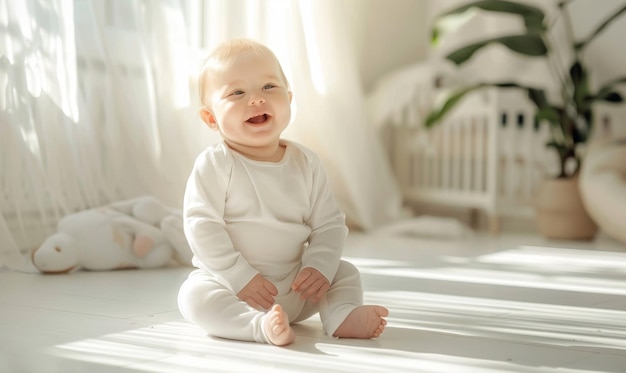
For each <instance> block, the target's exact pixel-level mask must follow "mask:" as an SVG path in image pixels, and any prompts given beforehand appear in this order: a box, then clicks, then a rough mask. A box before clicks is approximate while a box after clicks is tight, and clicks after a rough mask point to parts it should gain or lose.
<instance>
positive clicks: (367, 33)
mask: <svg viewBox="0 0 626 373" xmlns="http://www.w3.org/2000/svg"><path fill="white" fill-rule="evenodd" d="M344 1H345V5H346V9H348V10H349V12H348V13H349V14H348V15H349V17H348V19H347V20H346V21H347V22H348V25H349V27H350V29H351V30H352V32H353V35H352V36H353V39H354V43H355V45H354V46H355V50H356V53H358V57H359V60H360V66H359V68H360V75H361V81H362V83H363V89H364V91H365V92H369V91H370V90H371V89H372V87H373V85H374V84H375V82H376V80H377V79H379V78H380V77H381V76H382V75H384V74H385V73H388V72H390V71H392V70H394V69H396V68H399V67H401V66H405V65H410V64H413V63H416V62H417V61H419V60H421V59H423V58H425V56H426V54H427V53H428V37H427V35H426V33H427V29H428V27H427V26H426V19H427V16H428V14H427V13H428V12H427V10H428V2H429V0H344Z"/></svg>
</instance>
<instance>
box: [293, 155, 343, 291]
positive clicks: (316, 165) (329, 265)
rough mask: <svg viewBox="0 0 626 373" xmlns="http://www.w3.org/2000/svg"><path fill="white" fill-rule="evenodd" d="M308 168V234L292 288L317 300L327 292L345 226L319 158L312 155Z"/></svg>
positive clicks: (339, 254) (337, 261)
mask: <svg viewBox="0 0 626 373" xmlns="http://www.w3.org/2000/svg"><path fill="white" fill-rule="evenodd" d="M310 167H311V169H310V171H311V180H312V185H311V195H310V199H311V212H310V216H309V217H308V219H307V220H306V223H307V225H309V227H310V228H311V234H310V235H309V242H308V243H309V244H308V246H307V248H306V249H305V250H304V254H303V256H302V270H301V271H300V273H298V275H297V276H296V279H295V280H294V282H293V283H292V288H293V289H294V290H295V291H299V292H301V293H302V296H303V297H304V298H306V299H309V298H310V299H311V300H312V301H313V300H315V301H317V300H319V299H320V298H321V297H322V296H323V295H324V294H325V293H326V291H328V288H329V287H330V283H332V280H333V278H334V277H335V273H336V272H337V268H338V267H339V261H340V259H341V253H342V251H343V247H344V245H345V241H346V235H347V234H348V228H347V226H346V224H345V215H344V214H343V212H342V211H341V210H340V209H339V207H338V206H337V203H336V202H335V199H334V196H333V194H332V191H331V188H330V185H329V184H328V179H327V176H326V172H325V171H324V168H323V166H322V163H321V161H320V160H319V158H317V157H316V156H312V157H311V158H310ZM324 280H325V281H324Z"/></svg>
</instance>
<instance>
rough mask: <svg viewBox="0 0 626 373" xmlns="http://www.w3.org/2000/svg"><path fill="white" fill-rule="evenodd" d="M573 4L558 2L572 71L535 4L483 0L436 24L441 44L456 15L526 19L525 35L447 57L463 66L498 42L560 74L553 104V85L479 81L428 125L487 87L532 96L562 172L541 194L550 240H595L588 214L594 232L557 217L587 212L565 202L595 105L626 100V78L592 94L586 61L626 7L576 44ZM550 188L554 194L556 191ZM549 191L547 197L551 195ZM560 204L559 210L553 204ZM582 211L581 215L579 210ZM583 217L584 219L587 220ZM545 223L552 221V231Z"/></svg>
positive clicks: (541, 216) (573, 188)
mask: <svg viewBox="0 0 626 373" xmlns="http://www.w3.org/2000/svg"><path fill="white" fill-rule="evenodd" d="M571 1H572V0H567V1H559V2H558V3H556V4H557V7H558V14H559V17H562V19H563V21H564V25H565V34H566V37H567V38H568V39H569V40H567V43H568V44H569V46H570V47H571V51H572V56H573V58H572V61H571V65H570V66H569V68H568V69H559V64H558V62H559V61H560V60H559V56H557V55H556V54H557V51H556V50H555V49H554V47H553V46H551V44H550V43H549V40H550V39H548V35H549V33H550V32H551V31H552V30H551V27H553V26H554V25H555V24H556V23H555V22H551V23H550V24H547V22H546V19H545V18H546V17H545V14H544V12H543V11H542V10H541V9H539V8H537V7H534V6H531V5H528V4H524V3H521V2H514V1H505V0H482V1H474V2H470V3H466V4H464V5H462V6H459V7H457V8H454V9H451V10H449V11H447V12H445V13H444V14H441V15H440V16H439V17H438V18H437V19H436V21H435V23H434V27H433V31H432V41H433V43H434V44H437V41H438V40H439V38H440V36H441V31H440V29H439V25H440V24H441V23H440V22H441V21H443V20H445V19H447V18H449V17H451V16H455V15H460V14H463V13H465V12H467V11H469V10H470V9H479V10H482V11H487V12H499V13H505V14H512V15H515V16H519V17H522V19H523V21H524V25H525V32H524V33H522V34H519V35H505V36H500V37H496V38H490V39H485V40H482V41H479V42H475V43H472V44H470V45H466V46H464V47H461V48H459V49H457V50H455V51H453V52H451V53H449V54H447V55H446V58H447V59H448V60H450V61H452V62H454V64H456V65H457V66H460V65H463V64H464V63H465V62H466V61H468V60H470V59H471V58H472V56H473V55H474V54H475V53H476V52H477V51H479V50H481V49H482V48H485V47H487V46H489V45H492V44H501V45H503V46H505V47H506V48H508V49H509V50H511V51H513V52H515V53H518V54H520V55H524V56H529V57H534V58H543V59H544V60H545V62H546V63H548V64H549V69H550V72H551V73H553V74H554V75H555V78H556V79H557V81H558V82H559V92H560V96H561V97H560V100H559V101H558V102H553V101H550V100H549V99H548V95H547V88H548V87H547V86H546V87H537V86H533V87H531V86H525V85H522V84H518V83H517V82H515V81H504V82H497V83H493V82H488V83H477V84H472V85H470V86H467V87H463V88H460V89H458V90H456V91H455V92H452V93H451V94H450V95H449V96H447V97H446V98H445V100H443V101H442V103H441V104H440V105H438V106H437V107H435V108H434V109H433V110H432V111H431V112H430V114H429V116H428V117H427V119H426V123H425V124H426V127H432V126H434V125H436V124H437V123H439V122H440V121H441V120H442V119H443V118H444V117H445V116H446V115H447V114H448V113H449V112H450V111H451V110H452V109H453V108H454V107H455V106H456V105H457V104H458V103H459V102H460V101H461V100H463V97H464V96H466V95H467V94H469V93H471V92H473V91H476V90H479V89H482V88H485V87H501V88H510V89H520V90H523V91H525V92H526V94H527V96H528V99H529V100H530V101H531V102H532V103H533V104H534V105H535V106H536V108H537V111H536V120H537V121H538V122H539V123H540V124H541V125H549V128H550V131H549V132H550V140H549V142H548V143H547V144H546V145H547V146H548V147H550V148H552V149H554V151H555V152H556V153H557V155H558V159H559V173H558V175H556V178H555V179H554V181H552V182H550V184H549V185H547V186H546V187H545V188H548V191H547V192H546V190H545V188H544V187H542V188H541V189H543V190H544V192H541V191H540V192H539V197H538V202H537V206H536V207H537V218H538V222H539V224H540V225H539V229H540V231H542V233H543V234H544V235H546V236H548V237H550V238H592V237H593V236H594V235H595V232H596V230H597V227H594V224H593V221H591V219H590V218H589V217H588V216H583V217H582V218H579V220H580V221H579V222H584V223H588V224H591V227H589V228H582V227H577V226H576V224H577V223H576V222H573V223H572V222H565V221H564V220H562V218H560V217H557V216H555V213H557V212H564V211H562V210H564V209H565V208H570V209H572V210H582V212H581V213H582V214H584V213H585V212H584V208H583V207H582V204H580V197H579V196H578V195H574V196H573V197H572V199H571V200H562V197H563V195H564V193H565V191H570V192H572V193H574V194H576V193H577V190H578V185H577V176H578V173H579V171H580V167H581V162H582V146H581V145H584V144H585V143H586V142H587V141H588V140H589V138H590V136H591V133H592V130H593V125H594V116H593V107H594V103H596V102H599V101H603V102H609V103H621V102H623V98H622V95H621V94H620V93H619V92H617V91H616V90H615V86H616V85H618V84H621V83H624V82H626V76H624V77H617V78H615V79H612V80H610V81H608V82H605V83H604V84H602V85H600V87H599V88H598V89H596V90H592V87H591V85H590V81H589V75H588V71H589V70H588V68H587V66H586V64H585V60H584V52H585V48H586V47H587V46H588V45H589V44H590V43H591V42H592V41H593V40H594V39H595V38H596V37H597V36H598V35H600V34H601V33H602V31H603V30H605V29H606V28H607V27H608V26H609V25H610V24H611V23H612V22H614V21H615V20H616V19H618V18H619V17H620V16H621V15H622V14H624V12H626V5H624V6H622V7H621V8H620V9H617V10H616V11H615V12H614V13H613V14H611V15H610V16H609V17H608V18H606V19H605V20H604V21H603V22H602V23H601V24H599V25H598V26H597V27H596V28H595V29H594V30H593V32H591V34H590V35H589V36H588V37H587V38H585V39H583V40H575V39H574V32H573V25H572V21H571V17H570V14H569V11H568V9H567V8H568V5H569V3H571ZM549 190H552V191H551V192H550V191H549ZM546 193H547V194H546ZM551 203H556V204H557V205H558V206H549V205H550V204H551ZM579 212H580V211H579ZM564 213H565V215H566V216H567V215H569V216H573V211H567V212H564ZM581 219H582V220H581ZM544 223H547V227H546V226H545V224H544ZM568 228H571V229H572V230H573V232H572V233H573V235H571V234H570V233H567V232H563V229H566V230H567V229H568Z"/></svg>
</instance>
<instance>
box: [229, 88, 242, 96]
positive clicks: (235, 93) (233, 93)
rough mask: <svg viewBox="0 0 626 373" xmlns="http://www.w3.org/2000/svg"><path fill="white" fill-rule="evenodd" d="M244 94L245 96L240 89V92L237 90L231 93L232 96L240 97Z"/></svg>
mask: <svg viewBox="0 0 626 373" xmlns="http://www.w3.org/2000/svg"><path fill="white" fill-rule="evenodd" d="M242 94H243V91H242V90H240V89H238V90H236V91H233V92H232V93H231V95H233V96H239V95H242Z"/></svg>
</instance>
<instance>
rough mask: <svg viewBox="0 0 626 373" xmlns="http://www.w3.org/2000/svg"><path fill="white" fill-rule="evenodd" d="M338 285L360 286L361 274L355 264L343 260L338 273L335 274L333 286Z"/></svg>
mask: <svg viewBox="0 0 626 373" xmlns="http://www.w3.org/2000/svg"><path fill="white" fill-rule="evenodd" d="M338 283H344V284H347V283H352V284H356V285H359V286H360V284H361V273H360V272H359V269H358V268H357V267H356V266H355V265H354V264H352V263H350V262H347V261H345V260H341V261H340V262H339V268H337V273H336V274H335V279H334V280H333V284H338Z"/></svg>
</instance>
